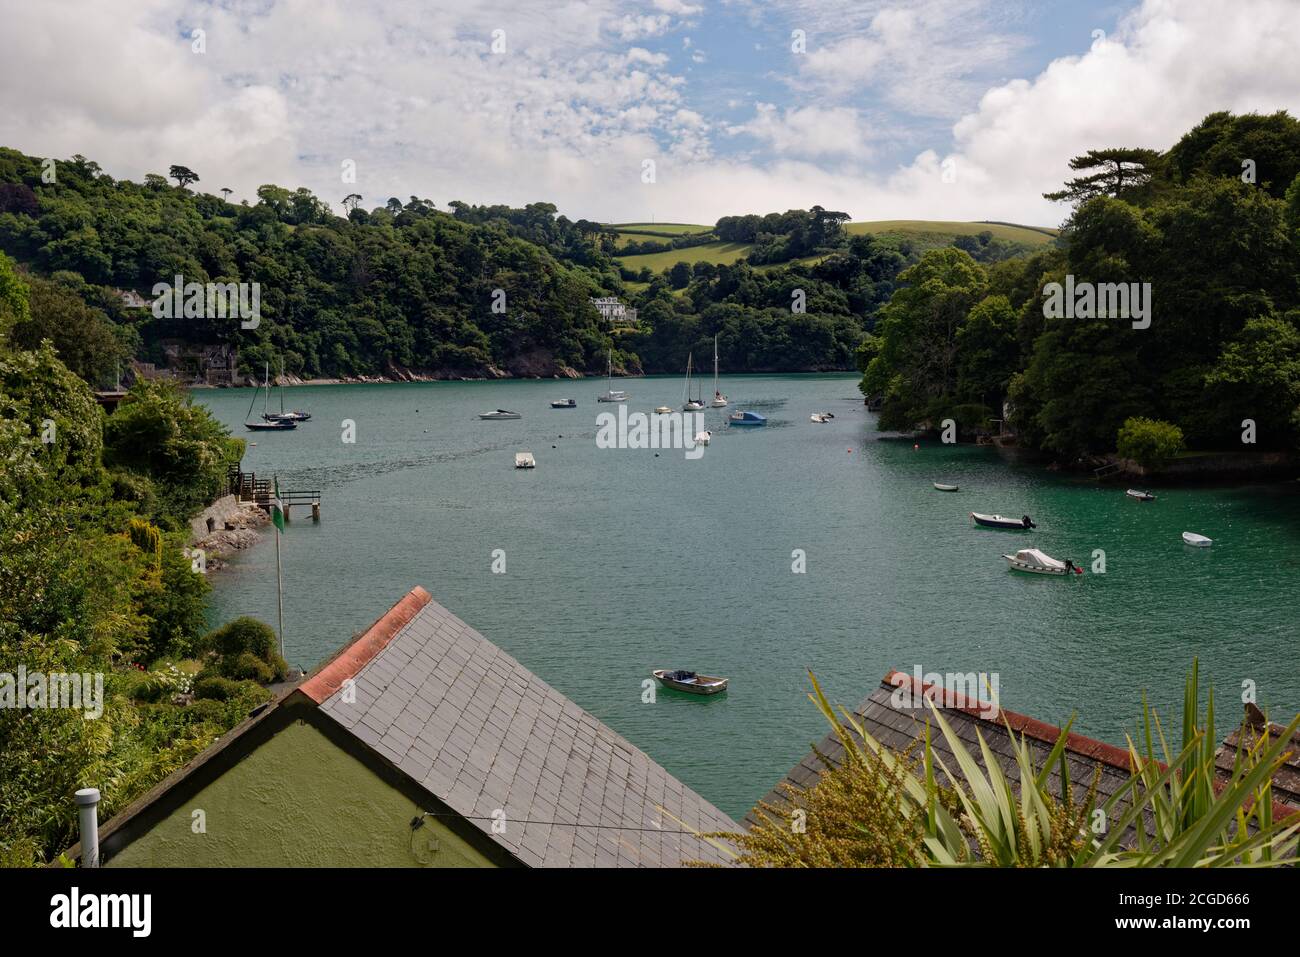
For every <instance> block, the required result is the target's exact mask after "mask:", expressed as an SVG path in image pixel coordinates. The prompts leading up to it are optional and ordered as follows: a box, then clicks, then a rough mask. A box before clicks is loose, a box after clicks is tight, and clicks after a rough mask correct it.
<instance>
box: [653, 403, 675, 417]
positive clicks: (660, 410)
mask: <svg viewBox="0 0 1300 957" xmlns="http://www.w3.org/2000/svg"><path fill="white" fill-rule="evenodd" d="M672 414H673V410H672V409H670V408H668V406H666V405H660V406H656V407H655V415H672Z"/></svg>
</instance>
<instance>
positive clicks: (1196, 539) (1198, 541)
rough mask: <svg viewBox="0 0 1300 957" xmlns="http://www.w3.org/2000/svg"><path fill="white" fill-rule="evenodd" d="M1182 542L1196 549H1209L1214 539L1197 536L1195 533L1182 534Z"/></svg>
mask: <svg viewBox="0 0 1300 957" xmlns="http://www.w3.org/2000/svg"><path fill="white" fill-rule="evenodd" d="M1183 541H1184V542H1186V543H1187V544H1188V545H1192V546H1195V547H1196V548H1209V547H1210V546H1211V545H1213V544H1214V539H1212V538H1206V537H1205V536H1204V535H1197V534H1196V533H1195V532H1183Z"/></svg>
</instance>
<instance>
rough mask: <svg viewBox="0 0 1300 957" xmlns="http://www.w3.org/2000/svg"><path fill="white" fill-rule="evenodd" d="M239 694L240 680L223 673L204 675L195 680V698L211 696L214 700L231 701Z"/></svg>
mask: <svg viewBox="0 0 1300 957" xmlns="http://www.w3.org/2000/svg"><path fill="white" fill-rule="evenodd" d="M238 694H239V682H238V681H232V680H231V679H229V678H223V677H222V676H221V675H204V676H203V677H201V678H199V679H197V680H196V681H195V682H194V697H195V698H210V699H212V700H213V701H229V700H230V699H231V698H233V697H235V696H236V695H238Z"/></svg>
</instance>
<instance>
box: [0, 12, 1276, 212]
mask: <svg viewBox="0 0 1300 957" xmlns="http://www.w3.org/2000/svg"><path fill="white" fill-rule="evenodd" d="M0 23H3V24H5V29H4V30H3V32H0V145H4V146H9V147H12V148H15V149H18V150H21V151H23V152H25V153H27V154H30V155H35V156H42V157H45V156H52V157H56V158H63V157H68V156H71V155H73V154H74V153H80V154H83V155H85V156H87V157H89V158H91V159H93V160H95V161H97V162H98V163H100V165H101V166H102V167H103V168H104V169H105V171H106V172H108V173H110V174H111V175H113V176H117V177H123V178H129V179H135V180H139V179H141V178H143V176H144V175H145V174H146V173H150V172H154V173H161V174H166V172H167V168H168V167H169V166H170V165H171V164H173V163H178V164H182V165H185V166H188V167H190V168H191V169H193V170H194V171H196V172H197V173H198V174H199V176H200V177H201V179H200V182H199V184H198V185H197V187H196V188H198V189H201V190H206V191H209V192H216V191H217V190H219V189H221V188H223V187H226V188H229V189H231V190H233V197H232V198H233V199H235V200H236V201H238V200H240V199H250V200H253V201H256V189H257V187H258V186H259V185H262V184H265V183H276V184H278V185H281V186H286V187H289V188H291V189H293V188H297V187H299V186H306V187H308V188H309V189H311V190H312V191H313V192H315V193H316V194H317V195H318V196H320V197H321V198H322V199H324V200H326V201H327V202H329V203H330V204H331V206H332V207H333V208H334V209H335V210H336V211H340V212H341V210H342V206H341V201H342V199H343V197H344V196H346V195H348V194H349V193H354V192H355V193H359V194H361V195H362V197H363V198H364V201H363V205H364V206H366V207H367V208H370V207H373V206H378V205H382V204H383V203H385V202H386V201H387V199H388V198H389V197H390V196H396V197H399V198H400V199H401V200H402V201H403V202H405V201H406V200H407V199H409V197H411V196H413V195H414V196H419V197H421V198H425V199H430V200H432V201H433V202H434V203H435V204H437V205H438V206H439V207H440V208H446V204H447V203H448V202H449V201H451V200H462V201H464V202H469V203H483V204H493V203H504V204H509V205H512V206H521V205H524V204H525V203H529V202H539V201H544V202H552V203H555V204H556V205H557V206H558V207H559V209H560V211H561V212H562V213H564V214H565V215H567V216H569V217H570V218H571V219H578V218H586V219H592V220H597V221H600V222H616V223H617V222H648V221H655V222H688V223H713V222H714V221H716V220H717V219H718V217H720V216H724V215H735V214H742V213H750V212H758V213H766V212H771V211H783V210H786V209H791V208H804V209H806V208H808V207H811V206H813V205H816V204H820V205H822V206H825V207H827V208H830V209H836V210H841V211H844V212H847V213H849V214H850V215H851V216H852V218H853V219H854V220H880V219H941V220H994V221H1007V222H1018V223H1026V224H1031V225H1041V226H1053V225H1058V224H1059V223H1060V221H1061V220H1062V219H1063V218H1064V216H1065V215H1066V210H1065V209H1064V208H1063V207H1061V206H1060V205H1059V204H1054V203H1050V202H1048V201H1046V200H1044V199H1043V198H1042V196H1041V194H1042V193H1043V192H1044V191H1048V190H1052V189H1056V188H1059V186H1060V184H1061V182H1062V181H1063V180H1064V179H1065V178H1066V177H1067V176H1069V175H1070V172H1069V169H1068V167H1067V162H1068V160H1069V159H1070V157H1071V156H1074V155H1077V154H1079V153H1082V152H1083V151H1085V150H1087V149H1090V148H1094V147H1103V146H1146V147H1152V148H1157V149H1164V148H1167V147H1169V146H1170V145H1172V144H1173V143H1174V142H1175V141H1176V140H1177V139H1178V137H1179V136H1180V135H1182V134H1183V133H1184V132H1186V131H1187V130H1188V129H1190V128H1191V127H1192V126H1193V125H1195V124H1196V123H1197V122H1198V121H1199V120H1200V119H1201V118H1202V117H1204V115H1205V114H1207V113H1209V112H1212V111H1215V110H1231V111H1233V112H1249V111H1252V110H1254V111H1261V112H1272V111H1274V110H1278V109H1288V110H1290V111H1291V112H1292V113H1294V114H1300V56H1298V55H1297V54H1296V51H1295V49H1294V44H1295V40H1296V38H1297V37H1300V0H1127V2H1089V0H637V2H630V0H554V2H543V0H527V2H526V0H42V2H32V0H0ZM350 170H355V181H351V180H349V179H348V178H347V176H348V175H349V172H348V171H350Z"/></svg>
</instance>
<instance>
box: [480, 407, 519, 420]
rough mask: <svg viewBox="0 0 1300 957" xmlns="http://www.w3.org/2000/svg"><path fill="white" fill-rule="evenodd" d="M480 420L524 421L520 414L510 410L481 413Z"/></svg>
mask: <svg viewBox="0 0 1300 957" xmlns="http://www.w3.org/2000/svg"><path fill="white" fill-rule="evenodd" d="M478 417H479V418H480V419H491V420H496V419H522V418H523V416H522V415H520V414H519V413H518V412H511V411H510V410H509V409H497V410H496V411H495V412H480V413H479V414H478Z"/></svg>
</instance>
